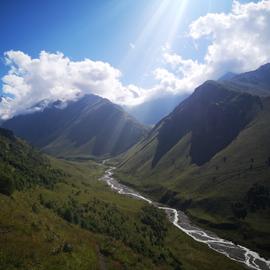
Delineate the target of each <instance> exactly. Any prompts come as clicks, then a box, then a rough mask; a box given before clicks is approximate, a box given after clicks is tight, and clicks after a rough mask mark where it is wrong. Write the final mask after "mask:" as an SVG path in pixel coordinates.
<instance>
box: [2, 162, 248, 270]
mask: <svg viewBox="0 0 270 270" xmlns="http://www.w3.org/2000/svg"><path fill="white" fill-rule="evenodd" d="M50 163H51V164H52V166H53V167H54V168H55V169H58V170H61V171H64V172H65V177H64V179H62V180H61V181H60V182H58V183H56V184H54V185H53V186H52V187H50V188H47V187H46V186H40V185H37V186H34V187H31V188H29V189H25V190H22V191H15V192H14V193H13V194H12V195H11V196H5V195H1V194H0V201H1V206H2V207H1V212H0V262H1V263H0V269H5V270H6V269H57V270H61V269H177V268H176V266H177V264H178V265H179V266H180V267H181V269H214V268H215V265H216V264H217V263H219V265H220V269H243V267H242V266H241V265H239V264H237V263H235V262H232V261H230V260H229V259H227V258H226V257H224V256H223V255H220V254H218V253H216V252H214V251H211V250H210V249H209V248H208V247H207V246H206V245H203V244H200V243H197V242H195V241H193V240H192V239H191V238H190V237H188V236H187V235H185V234H184V233H182V232H181V231H179V230H177V229H176V228H175V227H173V225H171V224H170V223H169V222H168V221H167V219H166V218H165V217H164V213H163V212H157V213H156V214H158V213H160V214H161V216H160V217H159V218H158V219H157V220H164V222H165V223H164V225H162V226H165V228H166V230H165V236H164V237H161V238H160V237H158V236H157V234H156V233H157V232H158V231H159V230H161V231H162V229H156V228H162V227H159V225H158V224H159V222H157V221H155V218H154V219H153V217H154V216H155V215H156V214H155V211H157V210H153V211H154V212H153V213H151V211H152V210H151V211H150V212H149V213H148V214H147V217H150V219H151V220H152V221H151V222H146V221H145V218H142V215H143V214H144V213H147V210H146V212H145V206H146V205H147V204H145V203H144V202H142V201H139V200H135V199H132V198H127V197H125V196H123V195H119V194H116V193H114V192H112V191H111V190H110V188H109V187H107V186H106V185H105V183H103V182H101V181H99V180H98V179H99V177H100V176H101V175H102V174H103V172H104V169H105V168H104V167H102V166H101V165H99V164H96V163H94V162H93V161H82V162H74V161H63V160H57V159H53V158H50ZM93 201H96V204H95V206H94V205H93ZM85 204H89V205H90V206H91V207H90V208H89V210H87V213H86V216H90V217H91V220H92V221H94V220H95V221H98V223H97V224H96V227H91V226H90V227H86V228H82V224H81V223H79V224H75V222H74V221H71V222H68V221H67V220H65V219H64V218H62V217H61V215H59V213H58V212H57V209H59V208H61V207H70V206H72V207H71V208H72V209H73V210H74V209H75V210H77V213H79V209H80V208H81V207H82V206H84V205H85ZM106 209H107V210H106ZM108 211H109V212H108ZM108 213H110V216H109V217H110V219H111V221H112V223H110V222H109V223H107V222H105V219H106V218H108ZM75 214H76V212H75ZM158 215H159V214H158ZM151 217H152V218H151ZM81 218H82V219H83V217H81ZM122 218H124V220H122V221H121V219H122ZM119 219H120V221H121V222H119ZM146 220H147V219H146ZM118 222H119V223H118ZM90 223H91V222H90ZM146 223H147V224H146ZM114 224H115V225H114ZM134 224H136V226H135V225H134ZM149 224H152V226H153V227H151V225H149ZM153 224H154V225H153ZM155 224H156V225H158V227H156V225H155ZM118 226H119V228H121V231H122V232H123V234H121V235H120V236H118V235H117V233H115V231H114V230H111V228H114V229H116V227H118ZM135 228H137V229H135ZM153 228H154V229H153ZM144 232H145V235H144V234H143V233H144ZM151 234H152V236H153V237H152V239H153V242H154V243H153V244H150V242H151V241H150V239H149V235H151ZM155 235H156V236H155ZM123 237H126V238H128V237H129V240H131V242H130V241H128V239H123ZM141 237H142V238H141ZM136 239H141V240H142V241H144V244H142V243H141V242H139V243H138V245H131V243H132V242H134V243H135V241H136ZM66 246H68V247H71V251H69V250H68V249H67V248H65V247H66ZM140 247H143V249H142V250H140ZM66 249H67V250H66ZM159 254H163V255H162V256H164V258H165V259H164V258H159Z"/></svg>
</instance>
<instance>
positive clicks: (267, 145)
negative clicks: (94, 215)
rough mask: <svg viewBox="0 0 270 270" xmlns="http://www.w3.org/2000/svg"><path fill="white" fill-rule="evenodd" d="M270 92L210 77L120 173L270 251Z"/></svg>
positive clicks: (131, 153)
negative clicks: (264, 94) (236, 87)
mask: <svg viewBox="0 0 270 270" xmlns="http://www.w3.org/2000/svg"><path fill="white" fill-rule="evenodd" d="M269 123H270V99H269V98H264V99H259V98H258V97H256V96H251V95H249V94H246V93H239V92H234V91H231V90H230V89H226V88H225V87H224V85H223V84H219V83H216V82H206V83H205V84H203V85H202V86H200V87H198V88H197V89H196V90H195V92H194V94H193V95H191V96H190V97H189V98H188V99H186V100H185V101H184V102H182V103H181V104H180V105H179V106H178V107H176V109H175V110H174V111H173V112H172V113H171V114H170V115H168V116H167V117H165V118H164V119H163V120H161V121H160V122H159V123H158V124H157V125H156V127H155V128H154V129H153V130H152V131H151V133H150V135H149V136H148V137H147V138H146V139H145V140H143V141H142V142H140V143H139V144H137V145H135V146H134V147H133V148H131V149H130V150H129V151H128V152H127V153H126V154H125V156H124V157H123V159H122V162H121V164H120V165H119V170H118V177H120V178H121V180H122V181H124V182H127V183H128V184H130V185H134V186H136V187H137V188H139V189H141V190H142V191H144V192H147V193H149V194H150V195H152V196H153V197H154V198H155V199H158V200H159V201H161V202H164V203H168V204H171V205H174V206H177V207H179V208H181V209H183V210H185V211H186V212H187V213H188V214H190V215H191V216H193V218H194V219H195V220H197V221H198V222H200V223H201V224H203V226H207V227H208V228H211V229H216V230H217V231H218V233H219V234H221V235H222V236H224V237H227V238H231V239H232V240H234V241H239V242H241V243H243V244H245V245H248V246H250V247H252V248H254V249H257V250H259V251H260V252H263V253H264V254H266V255H267V256H270V249H269V247H270V229H269V222H270V220H269V216H270V215H269V213H270V192H269V190H270V182H269V177H270V136H269V134H270V126H269Z"/></svg>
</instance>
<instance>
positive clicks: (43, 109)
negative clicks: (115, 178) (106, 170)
mask: <svg viewBox="0 0 270 270" xmlns="http://www.w3.org/2000/svg"><path fill="white" fill-rule="evenodd" d="M36 108H39V109H36ZM3 127H5V128H8V129H11V130H13V131H14V133H15V134H16V135H17V136H20V137H22V138H24V139H25V140H27V141H28V142H30V143H32V144H33V145H34V146H37V147H40V148H42V149H43V150H44V151H46V152H47V153H50V154H53V155H56V156H59V155H60V156H96V157H100V156H112V155H117V154H119V153H121V152H123V151H125V150H127V149H128V148H129V147H131V146H132V145H133V144H135V143H137V142H138V141H139V140H140V139H141V138H142V137H143V136H144V135H145V134H146V132H147V128H145V127H144V126H143V125H141V124H140V123H138V122H137V121H136V120H135V119H134V118H133V117H131V116H129V115H128V114H127V113H126V112H125V111H124V110H123V109H122V108H121V107H120V106H118V105H116V104H114V103H112V102H110V101H109V100H107V99H104V98H101V97H99V96H96V95H91V94H88V95H85V96H83V97H80V98H79V99H78V100H75V101H70V102H63V101H61V100H59V101H55V102H53V103H52V102H47V100H44V101H42V102H40V103H39V104H38V105H37V107H35V108H33V112H32V113H28V114H25V115H18V116H16V117H14V118H12V119H10V120H8V121H6V122H4V124H3Z"/></svg>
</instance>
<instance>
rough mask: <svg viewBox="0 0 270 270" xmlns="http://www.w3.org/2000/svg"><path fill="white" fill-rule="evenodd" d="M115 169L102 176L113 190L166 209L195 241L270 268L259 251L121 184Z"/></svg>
mask: <svg viewBox="0 0 270 270" xmlns="http://www.w3.org/2000/svg"><path fill="white" fill-rule="evenodd" d="M113 170H114V168H110V169H108V170H106V172H105V174H104V176H103V177H102V178H101V180H103V181H105V182H106V183H107V184H108V185H109V186H110V187H111V189H112V190H114V191H116V192H118V193H119V194H123V195H126V196H130V197H133V198H136V199H139V200H143V201H146V202H147V203H149V204H152V205H154V206H155V207H157V208H159V209H162V210H164V211H165V212H166V213H167V215H168V218H169V220H170V222H172V223H173V225H174V226H176V227H177V228H178V229H180V230H181V231H183V232H184V233H186V234H187V235H189V236H190V237H192V238H193V239H194V240H195V241H198V242H201V243H205V244H207V245H208V247H209V248H211V249H213V250H215V251H217V252H219V253H222V254H224V255H225V256H227V257H228V258H230V259H231V260H234V261H237V262H241V263H243V264H245V265H246V266H247V267H248V268H250V269H256V270H268V269H270V261H269V260H265V259H264V258H262V257H260V255H259V254H258V253H257V252H254V251H252V250H249V249H248V248H246V247H243V246H240V245H236V244H234V243H233V242H231V241H227V240H225V239H222V238H220V237H218V236H217V235H216V234H214V233H212V232H209V231H206V230H204V229H201V228H199V227H198V226H196V225H194V224H192V223H191V221H190V219H189V218H188V217H187V215H186V214H184V212H182V211H180V210H177V209H175V208H171V207H166V206H162V205H160V204H159V203H157V202H154V201H152V200H150V199H148V198H146V197H144V196H142V195H140V193H138V192H137V191H135V190H133V189H131V188H129V187H127V186H125V185H123V184H120V183H119V182H118V181H117V180H116V179H115V178H114V177H113Z"/></svg>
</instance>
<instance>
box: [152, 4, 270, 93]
mask: <svg viewBox="0 0 270 270" xmlns="http://www.w3.org/2000/svg"><path fill="white" fill-rule="evenodd" d="M269 26H270V1H269V0H264V1H261V2H258V3H252V2H251V3H247V4H241V3H239V2H237V1H234V2H233V6H232V10H231V12H230V13H228V14H224V13H215V14H212V13H209V14H207V15H205V16H203V17H200V18H198V19H197V20H195V21H194V22H192V23H191V25H190V29H189V36H190V37H191V38H192V39H193V41H196V44H199V41H200V40H201V39H203V38H205V37H207V38H208V39H210V45H209V46H208V48H207V52H206V54H205V56H204V61H203V62H202V63H198V61H196V60H192V59H183V58H182V56H180V55H177V54H175V53H172V52H171V51H170V50H166V51H165V52H164V55H163V58H164V60H165V62H166V63H167V64H168V65H170V67H171V70H172V71H171V72H169V71H168V70H165V69H163V70H160V69H157V70H156V71H155V74H156V75H157V76H156V78H157V79H158V80H160V82H161V84H164V83H165V85H170V86H172V85H174V86H175V89H174V92H180V93H181V92H183V91H192V90H193V89H194V87H196V86H197V85H199V84H201V83H203V82H204V81H205V80H207V79H217V78H219V77H220V76H222V75H223V74H224V73H226V72H228V71H231V72H236V73H240V72H245V71H249V70H252V69H256V68H257V67H259V66H260V65H262V64H264V63H266V62H270V46H269V44H270V28H269Z"/></svg>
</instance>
